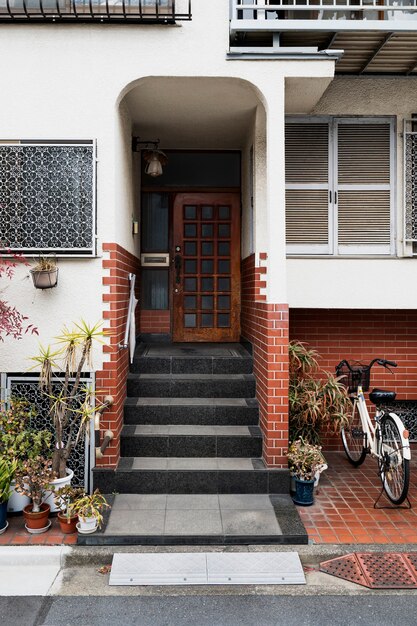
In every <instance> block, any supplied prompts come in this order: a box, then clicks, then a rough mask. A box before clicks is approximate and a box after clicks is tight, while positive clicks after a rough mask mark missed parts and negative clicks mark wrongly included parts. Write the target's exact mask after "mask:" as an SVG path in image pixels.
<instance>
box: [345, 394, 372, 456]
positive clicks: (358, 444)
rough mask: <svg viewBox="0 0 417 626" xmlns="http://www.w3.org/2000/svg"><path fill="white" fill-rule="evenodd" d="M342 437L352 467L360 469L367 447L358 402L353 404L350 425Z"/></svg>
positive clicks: (346, 427)
mask: <svg viewBox="0 0 417 626" xmlns="http://www.w3.org/2000/svg"><path fill="white" fill-rule="evenodd" d="M341 435H342V443H343V447H344V449H345V452H346V456H347V458H348V459H349V461H350V462H351V463H352V465H354V466H355V467H358V466H359V465H361V464H362V463H363V462H364V460H365V457H366V445H365V433H364V432H363V428H362V421H361V416H360V415H359V408H358V403H357V402H354V403H353V407H352V415H351V417H350V419H349V424H348V425H347V426H345V428H343V429H342V432H341Z"/></svg>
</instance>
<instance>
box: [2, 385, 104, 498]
mask: <svg viewBox="0 0 417 626" xmlns="http://www.w3.org/2000/svg"><path fill="white" fill-rule="evenodd" d="M84 382H85V383H86V384H91V379H84ZM55 386H56V391H57V392H58V384H56V385H55ZM6 389H7V396H6V397H7V398H10V397H12V396H14V397H16V398H22V399H24V400H26V401H27V402H28V403H29V404H30V405H32V406H33V407H34V408H35V409H36V413H37V415H36V417H35V418H34V419H33V422H32V423H31V426H32V427H33V428H36V429H38V430H43V429H45V430H51V431H52V422H51V416H50V415H49V402H48V399H47V398H45V396H43V395H42V392H41V391H40V389H39V379H38V377H37V376H36V377H34V376H7V383H6ZM90 439H91V441H93V438H90V437H89V436H86V438H85V441H80V443H79V444H78V446H77V447H76V448H74V449H73V450H72V452H71V456H70V459H69V461H68V467H69V468H70V469H72V470H73V472H74V478H73V480H72V484H73V485H75V486H80V487H84V488H85V489H88V487H89V467H90V464H89V459H90V455H89V444H90Z"/></svg>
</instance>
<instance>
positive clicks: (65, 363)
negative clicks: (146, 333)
mask: <svg viewBox="0 0 417 626" xmlns="http://www.w3.org/2000/svg"><path fill="white" fill-rule="evenodd" d="M104 336H105V332H104V331H103V330H102V329H101V323H98V324H94V325H92V326H90V325H89V324H87V323H86V322H84V321H83V320H82V321H81V322H80V323H78V324H74V327H73V328H72V329H70V330H69V329H68V328H66V327H64V329H63V330H62V333H61V335H60V336H59V337H57V338H56V339H57V344H56V346H57V347H55V348H54V349H52V348H51V347H50V346H48V347H42V346H41V348H40V352H39V354H38V355H37V356H34V357H32V361H34V362H35V366H34V368H40V375H39V385H40V389H41V391H42V394H43V395H44V396H45V397H47V398H48V401H49V411H50V416H51V420H52V424H53V429H54V435H55V446H54V451H53V455H52V469H53V471H54V472H55V473H56V475H57V477H58V478H64V477H65V476H66V470H67V463H68V459H69V457H70V455H71V452H72V450H73V449H74V448H75V447H76V446H77V445H78V443H79V442H80V440H81V439H82V438H83V437H84V435H85V432H86V429H87V427H88V425H89V423H90V420H91V419H92V417H93V416H94V412H95V410H96V409H95V406H94V399H95V396H94V393H93V392H92V391H91V389H90V388H89V387H88V386H86V385H85V384H84V382H83V377H82V375H83V372H84V371H85V369H88V371H90V370H91V369H92V361H91V356H92V350H93V345H94V343H95V342H97V341H98V342H100V343H103V341H102V338H103V337H104Z"/></svg>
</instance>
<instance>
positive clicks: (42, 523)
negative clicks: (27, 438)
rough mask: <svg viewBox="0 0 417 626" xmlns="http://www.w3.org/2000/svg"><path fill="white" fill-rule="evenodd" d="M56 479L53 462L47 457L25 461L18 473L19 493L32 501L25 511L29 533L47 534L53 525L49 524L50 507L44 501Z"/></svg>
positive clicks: (17, 487)
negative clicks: (48, 489)
mask: <svg viewBox="0 0 417 626" xmlns="http://www.w3.org/2000/svg"><path fill="white" fill-rule="evenodd" d="M54 478H55V474H54V472H53V470H52V460H51V459H48V458H45V457H38V458H37V459H29V460H27V461H25V462H24V463H23V466H22V468H21V469H19V470H18V472H17V473H16V489H17V491H18V492H19V493H24V494H25V495H27V496H29V498H30V499H31V501H32V503H31V504H28V505H26V506H25V508H24V509H23V515H24V518H25V522H26V525H25V526H26V530H27V531H28V532H29V533H32V534H40V533H43V532H46V531H47V530H48V528H49V527H50V525H51V522H50V521H49V522H48V517H49V513H50V506H49V504H46V503H45V502H43V499H44V496H45V492H46V489H47V488H48V487H49V485H50V482H51V481H52V480H53V479H54Z"/></svg>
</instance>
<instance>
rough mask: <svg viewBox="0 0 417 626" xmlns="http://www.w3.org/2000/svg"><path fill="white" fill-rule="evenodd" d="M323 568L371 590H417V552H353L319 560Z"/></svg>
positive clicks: (321, 569) (322, 570) (327, 572)
mask: <svg viewBox="0 0 417 626" xmlns="http://www.w3.org/2000/svg"><path fill="white" fill-rule="evenodd" d="M320 571H321V572H325V573H326V574H330V575H331V576H337V577H338V578H342V579H343V580H348V581H349V582H353V583H356V584H358V585H362V586H363V587H369V588H370V589H417V552H411V553H401V552H353V553H351V554H347V555H345V556H342V557H337V558H335V559H330V560H329V561H324V562H323V563H320Z"/></svg>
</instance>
